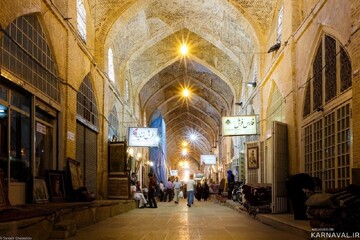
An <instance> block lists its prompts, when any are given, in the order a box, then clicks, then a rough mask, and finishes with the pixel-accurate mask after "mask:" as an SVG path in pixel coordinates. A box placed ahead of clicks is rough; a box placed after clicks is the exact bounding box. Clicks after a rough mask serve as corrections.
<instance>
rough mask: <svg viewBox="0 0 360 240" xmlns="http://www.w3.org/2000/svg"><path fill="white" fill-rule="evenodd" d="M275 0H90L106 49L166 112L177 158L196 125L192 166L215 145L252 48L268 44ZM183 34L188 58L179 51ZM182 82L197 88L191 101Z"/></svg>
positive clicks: (153, 105) (136, 91)
mask: <svg viewBox="0 0 360 240" xmlns="http://www.w3.org/2000/svg"><path fill="white" fill-rule="evenodd" d="M277 2H278V1H275V0H173V1H169V0H88V3H89V7H90V11H91V15H92V18H93V21H94V23H95V30H96V40H97V42H98V43H100V46H104V56H106V52H107V49H108V48H112V50H113V55H114V65H115V66H116V67H117V68H118V72H124V73H126V77H127V79H128V80H129V81H130V84H131V85H130V86H131V88H130V89H131V91H132V96H139V97H140V103H141V109H142V110H144V111H146V114H147V115H146V116H147V117H149V116H150V115H151V114H152V113H153V112H155V111H160V112H161V113H162V115H163V117H164V119H165V121H166V124H167V150H168V155H167V159H168V160H170V162H172V163H173V164H176V161H177V160H178V158H179V157H178V156H179V152H178V148H179V144H181V141H182V140H183V139H184V138H185V137H186V134H188V133H189V132H191V131H192V132H193V133H196V134H198V136H199V141H198V142H197V143H196V144H193V146H192V147H191V152H190V155H189V159H191V160H192V162H193V165H194V168H196V166H198V165H199V161H200V155H201V154H204V153H205V154H206V153H210V152H211V151H212V150H213V147H214V146H216V143H217V138H218V136H219V133H220V129H219V127H220V122H221V116H224V115H227V114H230V113H231V110H232V109H233V105H234V101H235V99H239V98H240V97H241V92H242V89H241V88H242V86H243V85H244V84H243V83H244V82H245V81H246V78H247V77H248V76H249V75H250V70H251V66H252V63H253V61H254V58H255V57H256V55H255V54H256V53H257V52H260V51H264V49H262V47H261V46H264V43H265V40H266V39H265V36H267V34H268V32H269V31H270V29H269V26H270V22H271V20H272V19H273V18H274V11H275V9H276V7H277ZM184 42H186V43H187V44H188V45H189V47H190V54H189V55H188V57H187V58H186V61H184V59H182V58H181V56H179V53H178V48H179V45H180V44H181V43H184ZM119 85H120V86H122V84H121V83H119ZM184 85H188V86H189V87H190V88H191V89H192V95H191V97H190V98H189V99H188V100H187V101H185V100H183V99H182V98H181V97H180V96H179V91H180V88H181V86H184ZM170 165H171V163H170Z"/></svg>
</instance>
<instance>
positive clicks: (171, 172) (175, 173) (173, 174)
mask: <svg viewBox="0 0 360 240" xmlns="http://www.w3.org/2000/svg"><path fill="white" fill-rule="evenodd" d="M170 175H171V176H174V177H176V176H177V175H178V170H170Z"/></svg>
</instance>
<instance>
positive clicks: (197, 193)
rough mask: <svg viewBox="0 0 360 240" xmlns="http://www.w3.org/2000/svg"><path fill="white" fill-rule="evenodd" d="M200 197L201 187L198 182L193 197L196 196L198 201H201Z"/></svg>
mask: <svg viewBox="0 0 360 240" xmlns="http://www.w3.org/2000/svg"><path fill="white" fill-rule="evenodd" d="M201 197H202V187H201V183H200V182H198V183H197V184H196V192H195V198H196V199H197V200H198V201H201Z"/></svg>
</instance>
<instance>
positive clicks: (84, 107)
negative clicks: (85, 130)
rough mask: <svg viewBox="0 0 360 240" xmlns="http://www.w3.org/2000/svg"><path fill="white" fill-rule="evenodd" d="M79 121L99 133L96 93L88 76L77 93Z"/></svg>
mask: <svg viewBox="0 0 360 240" xmlns="http://www.w3.org/2000/svg"><path fill="white" fill-rule="evenodd" d="M77 115H78V120H80V121H81V122H83V123H85V124H86V125H87V126H89V127H91V128H93V129H94V130H96V131H97V127H98V110H97V106H96V99H95V93H94V90H93V87H92V84H91V81H90V78H89V76H86V77H85V78H84V80H83V83H82V84H81V86H80V89H79V92H78V93H77Z"/></svg>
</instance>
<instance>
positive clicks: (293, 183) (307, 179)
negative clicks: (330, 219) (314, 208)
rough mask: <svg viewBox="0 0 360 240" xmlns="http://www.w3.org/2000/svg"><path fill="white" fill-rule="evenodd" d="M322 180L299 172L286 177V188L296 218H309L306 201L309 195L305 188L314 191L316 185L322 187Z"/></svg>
mask: <svg viewBox="0 0 360 240" xmlns="http://www.w3.org/2000/svg"><path fill="white" fill-rule="evenodd" d="M320 185H321V180H320V179H319V178H316V177H311V176H310V175H308V174H306V173H299V174H296V175H294V176H290V177H288V178H287V179H286V190H287V194H288V197H289V198H290V199H291V202H292V206H293V210H294V219H295V220H307V219H308V218H307V216H306V206H305V202H306V200H307V195H306V193H305V190H308V191H310V192H314V190H315V187H318V186H319V187H320Z"/></svg>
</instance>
